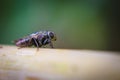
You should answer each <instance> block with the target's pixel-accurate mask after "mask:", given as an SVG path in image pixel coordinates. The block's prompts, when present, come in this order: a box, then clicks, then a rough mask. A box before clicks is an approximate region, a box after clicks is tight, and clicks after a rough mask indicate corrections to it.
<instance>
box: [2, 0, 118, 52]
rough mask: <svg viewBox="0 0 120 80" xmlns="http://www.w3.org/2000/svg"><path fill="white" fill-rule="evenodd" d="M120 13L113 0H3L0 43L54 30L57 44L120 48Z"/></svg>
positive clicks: (60, 46) (74, 46)
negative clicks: (37, 32)
mask: <svg viewBox="0 0 120 80" xmlns="http://www.w3.org/2000/svg"><path fill="white" fill-rule="evenodd" d="M119 15H120V12H119V3H118V2H116V1H114V0H113V1H112V0H71V1H69V0H1V1H0V44H12V43H11V41H14V40H16V39H18V38H21V37H23V36H26V35H28V34H30V33H32V32H36V31H39V30H51V31H54V32H55V33H56V35H57V41H56V42H54V46H55V48H68V49H93V50H112V51H120V28H119V27H120V23H119V19H120V17H119Z"/></svg>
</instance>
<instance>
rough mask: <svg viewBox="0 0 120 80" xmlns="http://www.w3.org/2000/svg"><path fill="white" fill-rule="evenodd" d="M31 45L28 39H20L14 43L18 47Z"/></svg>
mask: <svg viewBox="0 0 120 80" xmlns="http://www.w3.org/2000/svg"><path fill="white" fill-rule="evenodd" d="M31 45H32V43H31V42H30V39H29V38H24V39H20V40H18V41H17V42H16V46H18V47H27V46H31Z"/></svg>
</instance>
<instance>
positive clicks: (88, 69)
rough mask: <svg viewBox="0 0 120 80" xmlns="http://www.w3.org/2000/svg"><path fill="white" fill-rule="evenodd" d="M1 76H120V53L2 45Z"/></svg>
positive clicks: (13, 79)
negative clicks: (19, 47) (20, 47)
mask: <svg viewBox="0 0 120 80" xmlns="http://www.w3.org/2000/svg"><path fill="white" fill-rule="evenodd" d="M0 80H120V55H119V54H118V53H115V52H104V51H90V50H69V49H43V48H40V49H39V51H37V49H36V48H22V49H18V48H17V47H15V46H4V45H2V47H0Z"/></svg>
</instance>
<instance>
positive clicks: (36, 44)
mask: <svg viewBox="0 0 120 80" xmlns="http://www.w3.org/2000/svg"><path fill="white" fill-rule="evenodd" d="M32 40H33V42H34V43H35V44H34V45H35V46H36V47H37V51H39V45H38V43H37V40H36V39H35V38H32Z"/></svg>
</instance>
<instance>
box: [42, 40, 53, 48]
mask: <svg viewBox="0 0 120 80" xmlns="http://www.w3.org/2000/svg"><path fill="white" fill-rule="evenodd" d="M48 43H49V44H50V47H51V48H53V43H52V42H51V41H50V40H48V39H46V40H45V41H44V43H43V44H44V45H45V44H48Z"/></svg>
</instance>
